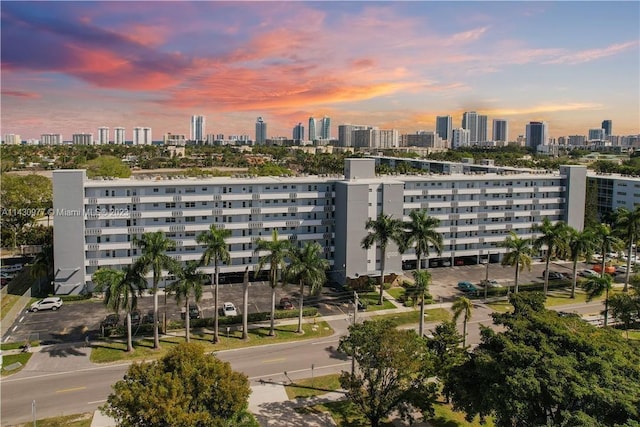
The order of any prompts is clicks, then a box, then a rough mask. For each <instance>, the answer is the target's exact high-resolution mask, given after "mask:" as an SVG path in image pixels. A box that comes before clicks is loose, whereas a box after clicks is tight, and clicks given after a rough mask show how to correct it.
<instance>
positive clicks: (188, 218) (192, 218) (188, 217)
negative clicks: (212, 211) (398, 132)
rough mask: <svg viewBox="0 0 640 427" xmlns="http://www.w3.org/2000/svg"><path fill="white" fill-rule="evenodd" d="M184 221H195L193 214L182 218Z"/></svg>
mask: <svg viewBox="0 0 640 427" xmlns="http://www.w3.org/2000/svg"><path fill="white" fill-rule="evenodd" d="M184 222H196V217H195V216H187V217H185V218H184Z"/></svg>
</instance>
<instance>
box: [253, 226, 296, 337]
mask: <svg viewBox="0 0 640 427" xmlns="http://www.w3.org/2000/svg"><path fill="white" fill-rule="evenodd" d="M290 246H291V244H290V242H289V240H279V238H278V231H277V230H275V229H274V230H273V233H272V234H271V240H264V239H258V241H257V242H256V248H255V249H254V252H255V253H257V254H259V253H260V252H268V253H267V254H266V255H263V256H262V257H261V258H260V260H259V261H258V265H257V266H256V271H260V270H262V269H263V268H264V266H265V265H266V264H269V285H270V286H271V327H270V329H269V336H274V335H275V314H276V286H278V270H279V269H280V268H281V267H284V266H285V257H286V255H287V253H288V251H289V248H290Z"/></svg>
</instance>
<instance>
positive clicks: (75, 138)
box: [71, 133, 93, 145]
mask: <svg viewBox="0 0 640 427" xmlns="http://www.w3.org/2000/svg"><path fill="white" fill-rule="evenodd" d="M71 141H72V143H73V144H75V145H93V134H92V133H74V134H73V135H72V136H71Z"/></svg>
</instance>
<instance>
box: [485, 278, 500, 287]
mask: <svg viewBox="0 0 640 427" xmlns="http://www.w3.org/2000/svg"><path fill="white" fill-rule="evenodd" d="M482 283H485V284H486V285H487V286H488V287H490V288H501V287H502V285H501V284H500V283H498V281H497V280H495V279H489V280H484V281H483V282H482Z"/></svg>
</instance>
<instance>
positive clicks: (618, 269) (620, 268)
mask: <svg viewBox="0 0 640 427" xmlns="http://www.w3.org/2000/svg"><path fill="white" fill-rule="evenodd" d="M632 270H633V269H632ZM616 274H627V266H626V265H619V266H617V267H616Z"/></svg>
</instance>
